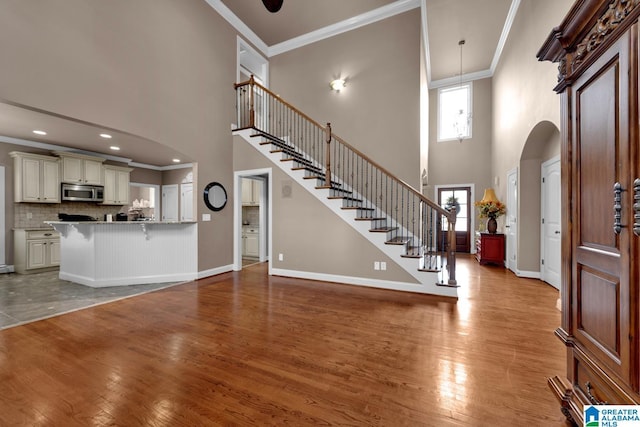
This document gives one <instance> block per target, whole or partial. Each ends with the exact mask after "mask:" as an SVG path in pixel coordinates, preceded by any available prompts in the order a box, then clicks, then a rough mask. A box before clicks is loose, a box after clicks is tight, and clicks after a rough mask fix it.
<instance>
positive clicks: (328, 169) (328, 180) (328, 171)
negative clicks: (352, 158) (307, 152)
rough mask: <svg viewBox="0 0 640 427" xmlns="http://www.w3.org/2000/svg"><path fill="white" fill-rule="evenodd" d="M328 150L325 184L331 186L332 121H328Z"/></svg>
mask: <svg viewBox="0 0 640 427" xmlns="http://www.w3.org/2000/svg"><path fill="white" fill-rule="evenodd" d="M325 132H326V134H327V150H326V155H325V166H326V175H325V182H324V185H327V186H329V187H331V123H327V128H326V130H325Z"/></svg>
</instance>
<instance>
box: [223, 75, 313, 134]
mask: <svg viewBox="0 0 640 427" xmlns="http://www.w3.org/2000/svg"><path fill="white" fill-rule="evenodd" d="M252 82H253V83H252ZM251 84H253V85H255V86H258V87H259V88H260V89H262V90H264V91H265V92H267V93H268V94H269V95H271V96H273V97H274V98H277V99H279V100H280V102H282V103H283V104H284V105H286V106H287V107H289V108H291V109H292V110H293V111H295V112H296V113H298V114H300V115H301V116H302V117H304V118H305V119H306V120H308V121H310V122H311V123H313V124H314V125H316V126H317V127H319V128H320V129H324V126H322V125H321V124H320V123H318V122H316V121H315V120H313V119H312V118H311V117H309V116H307V115H306V114H305V113H303V112H302V111H300V110H298V109H297V108H296V107H294V106H293V105H291V104H289V103H288V102H287V101H285V100H284V99H282V98H280V96H279V95H277V94H275V93H274V92H271V91H270V90H269V89H267V88H266V87H264V86H262V85H261V84H260V83H258V82H256V81H255V80H253V76H251V78H250V79H249V80H247V81H246V82H242V83H234V84H233V87H234V89H238V88H239V87H241V86H247V85H251Z"/></svg>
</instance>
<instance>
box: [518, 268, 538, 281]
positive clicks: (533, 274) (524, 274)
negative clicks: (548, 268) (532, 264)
mask: <svg viewBox="0 0 640 427" xmlns="http://www.w3.org/2000/svg"><path fill="white" fill-rule="evenodd" d="M515 273H516V276H518V277H524V278H527V279H539V278H540V272H539V271H522V270H516V271H515Z"/></svg>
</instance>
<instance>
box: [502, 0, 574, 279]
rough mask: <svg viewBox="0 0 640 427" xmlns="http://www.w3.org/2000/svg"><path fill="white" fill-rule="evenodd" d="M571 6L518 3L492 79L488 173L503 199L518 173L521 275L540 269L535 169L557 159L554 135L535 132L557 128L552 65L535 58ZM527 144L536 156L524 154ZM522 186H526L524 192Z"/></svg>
mask: <svg viewBox="0 0 640 427" xmlns="http://www.w3.org/2000/svg"><path fill="white" fill-rule="evenodd" d="M572 4H573V1H572V0H523V1H522V3H521V4H520V8H519V9H518V13H517V15H516V18H515V21H514V24H513V29H512V31H511V33H510V34H509V38H508V39H507V42H506V44H505V48H504V51H503V54H502V57H501V60H500V63H499V64H498V67H497V69H496V72H495V74H494V77H493V114H492V120H493V129H492V162H491V163H492V171H491V174H492V175H493V176H497V177H499V180H500V184H499V185H496V186H494V188H495V190H496V194H497V195H498V197H499V198H500V199H501V200H505V199H506V196H505V195H506V175H507V172H508V171H509V170H511V169H514V168H516V167H519V168H520V180H519V194H520V198H519V204H520V208H519V213H520V218H519V226H518V253H517V260H518V269H520V270H523V271H539V269H540V185H539V178H540V164H541V162H542V161H544V160H548V159H549V158H551V157H553V156H554V155H555V154H559V139H558V137H557V136H556V137H553V136H552V133H550V134H548V135H547V136H543V135H538V134H537V132H536V128H538V129H539V127H538V126H539V125H540V124H541V123H545V122H549V126H544V127H545V128H547V127H548V128H550V129H553V128H556V129H559V128H560V99H559V97H558V96H557V95H556V94H555V92H554V91H553V87H554V86H555V84H556V82H557V75H558V70H557V65H556V64H552V63H549V62H539V61H538V60H537V59H536V53H537V52H538V50H539V49H540V47H541V46H542V43H543V42H544V41H545V39H546V38H547V36H548V35H549V33H550V32H551V30H552V29H553V28H554V27H555V26H557V25H558V24H560V22H561V20H562V19H563V17H564V16H565V14H566V13H567V12H568V10H569V8H570V7H571V5H572ZM528 141H530V142H528ZM529 143H531V147H534V148H531V147H529V150H531V149H533V150H534V151H536V154H535V155H527V154H526V153H525V148H526V146H527V145H528V144H529ZM534 181H535V184H533V182H534ZM523 183H525V184H526V183H529V184H528V185H525V186H524V187H523ZM501 225H502V223H501Z"/></svg>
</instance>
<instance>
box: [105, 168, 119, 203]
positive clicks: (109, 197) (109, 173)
mask: <svg viewBox="0 0 640 427" xmlns="http://www.w3.org/2000/svg"><path fill="white" fill-rule="evenodd" d="M116 191H117V185H116V171H115V170H113V169H105V170H104V194H103V203H104V204H105V205H106V204H115V203H116Z"/></svg>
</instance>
